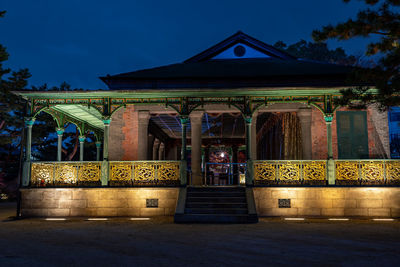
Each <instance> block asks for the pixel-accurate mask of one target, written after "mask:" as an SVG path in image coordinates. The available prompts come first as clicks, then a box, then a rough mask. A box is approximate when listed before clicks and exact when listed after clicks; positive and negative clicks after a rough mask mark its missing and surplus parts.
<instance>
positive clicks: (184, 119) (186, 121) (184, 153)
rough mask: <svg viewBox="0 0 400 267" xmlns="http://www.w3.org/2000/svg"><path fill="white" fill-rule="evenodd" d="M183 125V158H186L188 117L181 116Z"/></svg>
mask: <svg viewBox="0 0 400 267" xmlns="http://www.w3.org/2000/svg"><path fill="white" fill-rule="evenodd" d="M180 119H181V125H182V149H181V159H182V160H186V127H187V123H188V122H189V118H188V117H181V118H180Z"/></svg>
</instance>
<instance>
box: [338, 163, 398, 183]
mask: <svg viewBox="0 0 400 267" xmlns="http://www.w3.org/2000/svg"><path fill="white" fill-rule="evenodd" d="M335 176H336V184H338V185H398V184H400V161H398V160H336V161H335Z"/></svg>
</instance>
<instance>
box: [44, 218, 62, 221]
mask: <svg viewBox="0 0 400 267" xmlns="http://www.w3.org/2000/svg"><path fill="white" fill-rule="evenodd" d="M45 220H46V221H65V220H67V219H66V218H46V219H45Z"/></svg>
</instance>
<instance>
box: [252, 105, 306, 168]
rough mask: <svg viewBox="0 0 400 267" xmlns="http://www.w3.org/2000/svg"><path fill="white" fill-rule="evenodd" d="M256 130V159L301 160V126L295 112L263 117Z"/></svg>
mask: <svg viewBox="0 0 400 267" xmlns="http://www.w3.org/2000/svg"><path fill="white" fill-rule="evenodd" d="M258 128H259V129H257V145H258V159H261V160H296V159H301V158H302V145H301V125H300V122H299V119H298V118H297V116H296V113H295V112H286V113H275V114H272V113H270V115H268V116H264V118H263V120H262V125H261V126H260V127H258Z"/></svg>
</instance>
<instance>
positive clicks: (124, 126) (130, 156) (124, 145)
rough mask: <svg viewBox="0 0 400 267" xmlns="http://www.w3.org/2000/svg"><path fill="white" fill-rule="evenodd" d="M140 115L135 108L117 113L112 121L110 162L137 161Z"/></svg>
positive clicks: (109, 150)
mask: <svg viewBox="0 0 400 267" xmlns="http://www.w3.org/2000/svg"><path fill="white" fill-rule="evenodd" d="M137 136H138V113H137V112H136V111H135V107H134V106H127V107H126V108H125V109H124V108H121V109H119V110H118V111H116V112H115V113H114V114H113V116H112V119H111V124H110V138H109V146H108V147H109V148H108V153H109V159H110V160H115V161H118V160H128V161H130V160H137V146H138V138H137Z"/></svg>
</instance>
